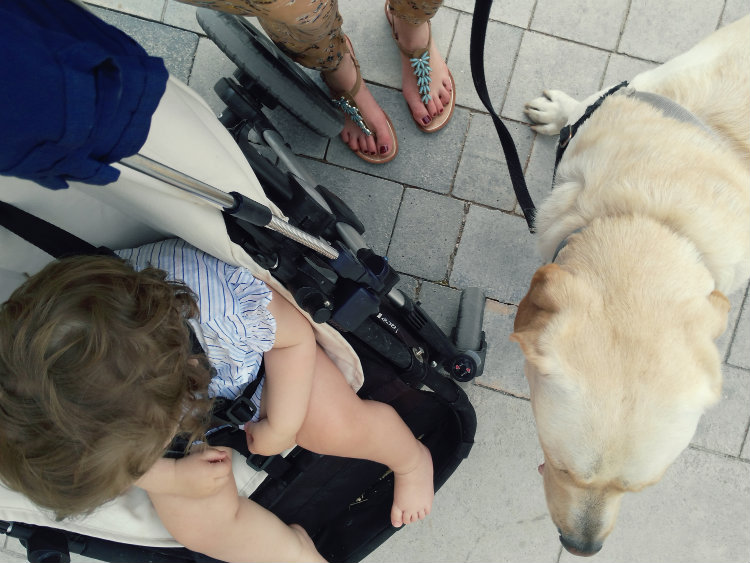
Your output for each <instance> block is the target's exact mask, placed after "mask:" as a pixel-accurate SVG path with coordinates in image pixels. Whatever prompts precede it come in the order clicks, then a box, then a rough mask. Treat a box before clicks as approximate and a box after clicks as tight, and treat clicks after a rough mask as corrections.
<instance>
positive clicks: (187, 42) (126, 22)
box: [91, 6, 198, 82]
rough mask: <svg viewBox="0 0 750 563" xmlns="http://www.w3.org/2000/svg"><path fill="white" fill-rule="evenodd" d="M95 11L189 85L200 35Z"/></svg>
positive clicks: (120, 15) (100, 10)
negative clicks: (161, 59) (161, 61)
mask: <svg viewBox="0 0 750 563" xmlns="http://www.w3.org/2000/svg"><path fill="white" fill-rule="evenodd" d="M91 11H92V12H94V13H95V14H96V15H97V16H99V17H100V18H101V19H103V20H104V21H106V22H107V23H110V24H112V25H114V26H115V27H117V28H119V29H121V30H123V31H124V32H125V33H127V34H128V35H130V36H131V37H133V38H135V39H136V40H137V41H138V43H140V44H141V45H142V46H143V48H144V49H146V51H147V52H148V54H149V55H153V56H155V57H161V58H163V59H164V64H165V65H166V67H167V70H169V72H170V74H172V75H174V76H175V77H177V78H179V79H180V80H182V81H183V82H187V81H188V79H189V77H190V69H191V68H192V66H193V58H194V57H195V50H196V48H197V46H198V36H197V35H196V34H194V33H191V32H188V31H184V30H181V29H176V28H172V27H168V26H164V25H160V24H158V23H156V22H151V21H144V20H142V19H139V18H135V17H132V16H128V15H124V14H121V13H119V12H114V11H111V10H104V9H101V8H97V7H93V6H92V7H91ZM148 12H149V13H150V10H148ZM160 13H161V12H160ZM139 15H140V14H139Z"/></svg>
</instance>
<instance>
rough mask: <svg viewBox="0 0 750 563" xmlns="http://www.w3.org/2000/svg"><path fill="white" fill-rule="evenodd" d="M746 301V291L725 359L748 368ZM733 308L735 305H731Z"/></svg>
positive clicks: (749, 326)
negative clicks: (727, 356) (727, 355)
mask: <svg viewBox="0 0 750 563" xmlns="http://www.w3.org/2000/svg"><path fill="white" fill-rule="evenodd" d="M736 295H738V294H735V296H736ZM735 300H736V298H735V297H734V296H733V299H732V301H735ZM748 301H749V300H748V297H747V293H746V294H745V300H744V304H743V305H742V312H741V313H740V318H739V321H738V322H737V328H736V329H735V332H734V337H733V338H732V344H731V347H730V352H729V358H728V359H727V362H728V363H730V364H731V365H733V366H737V367H741V368H745V369H750V346H748V342H750V303H748ZM733 309H734V310H735V311H736V310H737V306H736V305H733ZM730 326H731V325H730Z"/></svg>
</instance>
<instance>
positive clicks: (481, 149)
mask: <svg viewBox="0 0 750 563" xmlns="http://www.w3.org/2000/svg"><path fill="white" fill-rule="evenodd" d="M91 3H92V4H96V5H98V6H99V7H98V8H96V11H97V14H99V15H100V16H102V17H103V18H105V19H106V20H107V21H110V22H111V23H113V24H114V25H117V26H119V27H122V28H123V29H125V30H126V31H128V33H130V34H131V35H132V36H133V37H135V38H136V40H138V41H140V42H141V43H142V44H143V45H144V46H145V47H146V48H147V49H148V50H149V51H150V52H152V53H153V54H156V55H159V56H163V57H164V58H165V60H166V61H167V65H168V67H169V68H170V71H172V72H173V73H174V74H175V75H177V76H178V77H180V78H181V79H182V80H185V81H187V82H188V83H189V84H190V85H191V86H192V87H193V88H195V89H196V90H197V91H198V92H199V93H200V94H201V95H202V96H204V97H205V98H206V99H207V101H208V102H209V104H210V105H211V107H212V108H213V109H214V110H215V111H219V109H220V102H219V101H218V99H217V98H216V96H215V94H214V93H213V91H212V87H213V83H214V82H215V81H216V80H217V79H218V78H219V77H220V76H223V75H226V74H228V73H229V72H231V70H230V69H231V68H232V65H231V64H230V63H229V62H228V61H227V60H226V58H225V57H224V56H223V54H222V53H220V52H219V51H218V49H216V47H215V46H214V45H213V44H212V43H211V42H210V41H209V40H207V39H206V38H205V37H203V36H202V32H201V31H200V29H199V27H198V26H197V25H196V23H195V21H194V18H193V8H191V7H189V6H185V5H182V4H180V3H179V2H176V1H175V0H92V2H91ZM472 9H473V1H472V0H446V1H445V4H444V7H443V8H442V9H441V10H440V12H439V14H438V16H437V17H436V18H435V21H434V27H433V30H434V34H435V37H436V39H437V40H438V45H439V48H440V49H441V51H442V52H443V54H444V55H446V57H447V59H448V61H449V64H450V67H451V69H452V72H453V74H454V77H455V79H456V84H457V93H458V102H459V108H458V109H457V113H456V115H455V117H454V119H453V121H452V123H451V124H450V125H449V126H448V127H447V128H446V129H445V130H443V131H442V132H440V133H438V134H437V135H432V136H428V135H425V134H423V133H421V132H419V131H418V130H417V128H416V127H415V126H414V124H413V123H412V122H411V117H410V116H409V114H408V111H407V109H406V105H405V103H404V102H403V99H402V98H401V96H400V93H399V92H398V87H399V83H400V75H399V70H398V51H397V50H396V48H395V46H393V44H392V42H391V40H390V29H389V27H388V25H387V24H386V22H385V18H384V17H383V14H382V4H381V3H380V2H351V1H346V0H342V1H341V11H342V14H343V16H344V21H345V24H344V26H345V31H347V32H348V33H349V34H350V35H351V36H352V38H353V40H354V46H355V49H356V52H357V55H358V57H359V60H360V62H361V64H362V68H363V74H364V76H365V78H366V79H368V81H369V82H370V83H371V84H372V90H373V92H374V95H375V97H376V98H377V99H378V101H379V102H380V103H381V104H382V105H383V106H384V107H385V109H386V110H387V111H388V113H389V114H390V116H391V118H392V119H393V121H394V123H395V125H396V128H397V131H398V135H399V141H400V143H401V152H400V155H399V157H398V158H397V159H396V160H395V161H393V162H392V163H391V164H389V165H386V166H380V167H378V166H371V165H368V164H366V163H364V162H362V161H361V160H359V159H357V158H356V157H354V156H353V155H351V153H350V152H349V151H348V149H346V148H345V147H343V145H342V144H341V143H340V142H339V141H338V140H336V139H333V140H328V139H324V138H321V137H318V136H316V135H314V134H313V133H311V132H309V131H308V130H307V129H305V128H304V127H301V126H300V125H298V124H297V123H295V122H294V121H293V120H292V119H290V118H289V116H288V114H286V112H284V111H283V110H276V111H274V112H272V119H273V120H274V121H275V122H276V123H277V124H278V127H279V129H280V130H281V132H282V134H283V135H284V136H285V138H286V139H287V141H289V142H290V143H291V145H292V148H293V150H295V152H297V153H299V154H301V155H303V156H304V158H306V159H308V163H309V168H310V170H311V172H312V173H313V174H314V175H315V177H316V178H318V179H319V181H320V182H321V183H323V184H324V185H327V186H328V187H330V188H331V189H332V190H333V191H334V192H335V193H337V194H338V195H340V196H341V197H343V198H344V199H345V200H346V201H347V202H348V203H349V204H350V205H351V207H352V208H353V209H354V210H355V212H357V214H358V215H359V216H360V218H361V219H362V220H363V222H364V223H365V225H366V227H367V233H366V235H365V238H366V239H367V240H368V242H369V243H370V244H372V246H373V247H374V248H375V249H376V250H377V251H379V252H385V253H387V254H388V256H389V258H390V259H391V261H392V263H393V265H394V266H395V267H396V269H397V270H399V271H400V272H402V273H403V274H404V275H403V276H402V280H401V282H400V285H399V287H401V288H403V289H404V291H406V292H407V293H409V294H411V295H412V296H414V297H417V298H419V299H420V300H421V301H422V302H423V303H424V306H425V308H426V309H427V310H428V311H429V312H430V313H431V314H432V315H433V316H434V317H435V319H436V320H437V321H438V323H439V324H440V325H441V326H442V327H444V328H446V329H448V328H450V326H451V324H452V319H453V318H454V317H455V311H456V308H457V305H458V298H459V295H460V294H459V291H458V290H460V289H461V288H463V287H467V286H472V285H478V286H480V287H482V288H483V289H484V290H485V291H486V293H487V295H488V297H489V299H488V301H487V309H486V314H485V321H484V329H485V331H486V333H487V338H488V341H489V344H490V354H489V356H488V359H487V366H486V371H485V373H484V375H483V376H482V377H481V378H479V379H478V380H476V381H475V382H473V383H471V384H466V385H464V387H465V389H466V390H467V392H468V393H469V396H470V398H471V400H472V402H473V404H474V405H475V408H476V410H477V414H478V418H479V430H478V433H477V437H476V444H475V446H474V449H473V451H472V453H471V455H470V456H469V458H468V459H467V460H466V462H464V463H463V464H462V465H461V466H460V467H459V469H458V470H457V472H456V474H455V475H454V476H453V477H452V478H451V479H450V480H449V481H448V482H447V484H446V485H445V486H444V488H443V489H442V490H441V491H440V492H439V493H438V495H437V497H436V501H435V509H434V511H433V514H431V515H430V517H429V518H428V519H426V520H425V521H424V522H421V523H418V524H414V525H410V526H408V527H407V529H405V530H403V531H401V532H399V533H398V534H396V535H395V536H394V537H393V538H391V539H390V540H389V541H388V542H386V544H384V545H383V546H382V547H381V548H379V549H378V550H376V551H375V552H374V553H373V554H372V555H370V556H369V557H368V558H367V561H368V563H378V562H381V561H383V562H385V561H459V560H461V561H513V562H522V561H530V562H532V561H533V562H538V561H555V562H557V561H559V562H567V561H572V559H573V558H572V556H570V555H569V554H568V553H567V552H565V551H564V550H562V549H561V547H560V544H559V542H558V541H557V538H556V534H555V530H554V526H553V525H552V523H551V521H550V519H549V516H548V515H547V509H546V506H545V501H544V495H543V491H542V485H541V480H540V478H539V476H538V474H537V472H536V465H537V464H538V463H539V462H540V461H541V459H542V456H541V451H540V449H539V446H538V441H537V438H536V432H535V429H534V421H533V417H532V414H531V409H530V405H529V402H528V385H527V384H526V380H525V378H524V377H523V374H522V365H523V359H522V356H521V354H520V352H519V350H518V349H517V347H516V345H515V344H512V343H510V342H509V341H508V335H509V334H510V332H511V330H512V323H513V317H514V315H515V311H516V306H517V304H518V302H519V300H520V299H521V297H523V295H524V293H525V290H526V287H527V284H528V280H529V279H530V277H531V274H532V273H533V271H534V270H535V268H536V267H537V266H538V265H539V262H538V258H537V257H536V255H535V253H534V247H533V241H532V239H531V237H530V235H529V234H528V231H527V230H526V226H525V222H524V220H523V219H522V218H521V217H520V216H519V215H518V212H517V210H514V205H513V198H512V196H511V192H510V186H509V183H508V179H507V171H506V168H505V166H504V163H503V159H502V157H500V147H499V143H498V142H497V139H496V138H495V137H494V134H493V132H492V130H491V128H490V125H489V119H488V117H487V115H486V112H485V111H484V109H483V108H482V106H481V104H480V103H479V101H478V99H477V97H476V94H475V93H474V91H473V86H472V80H471V75H470V72H469V70H468V38H469V30H470V14H471V12H472ZM748 11H750V5H748V2H747V0H701V1H700V2H684V1H681V0H664V1H656V0H602V1H594V0H507V1H497V2H495V5H494V6H493V8H492V12H491V19H492V21H491V22H490V24H489V27H488V39H487V46H486V50H485V52H486V62H485V67H486V73H487V78H488V85H489V89H490V92H491V96H492V99H493V104H494V105H495V107H496V108H501V109H502V115H503V117H504V118H506V123H508V124H509V126H510V129H511V132H512V134H513V135H514V137H515V138H516V140H517V142H518V144H519V146H520V152H521V160H522V162H523V163H524V164H525V166H526V176H527V181H528V182H529V186H530V189H531V193H532V196H533V197H534V198H535V200H536V201H540V200H541V198H542V197H543V196H544V195H545V194H546V193H547V192H548V190H549V185H550V182H551V176H552V162H553V154H554V140H552V139H549V138H542V137H539V136H536V135H534V134H533V132H531V131H530V130H529V129H527V128H526V126H525V123H524V116H523V114H522V108H523V104H524V102H525V101H527V100H528V99H530V98H532V97H535V96H537V95H539V93H540V92H541V90H542V89H543V88H560V89H564V90H567V91H568V92H569V93H571V94H573V95H577V96H586V95H588V94H590V93H592V92H593V91H595V90H597V89H599V88H601V87H602V86H603V85H606V84H609V83H613V82H617V81H620V80H622V79H625V78H629V77H632V76H633V75H634V74H636V73H637V72H640V71H642V70H645V69H647V68H650V67H652V66H654V65H655V64H657V63H659V62H661V61H664V60H666V59H667V58H669V57H671V56H673V55H674V54H677V53H679V52H681V51H682V50H684V49H685V48H687V47H689V46H690V45H691V44H692V43H693V42H694V41H695V40H696V39H697V38H699V37H702V36H703V35H706V34H707V33H709V32H710V31H712V30H713V29H715V28H716V27H717V26H720V25H724V24H726V23H729V22H731V21H734V20H735V19H737V18H738V17H741V16H742V15H744V14H746V13H748ZM746 293H747V291H746V290H745V291H741V292H737V293H735V294H734V295H732V296H730V300H731V302H732V312H731V314H730V320H729V325H728V326H729V328H728V330H727V332H726V333H725V334H724V335H723V336H722V337H721V339H720V340H719V348H720V350H721V352H722V354H723V356H722V357H723V358H725V361H726V364H725V367H724V378H725V384H724V390H723V398H722V400H721V402H720V403H719V404H718V405H717V406H716V407H714V408H713V409H712V410H710V411H709V413H708V414H707V415H706V416H705V417H704V418H703V420H702V421H701V423H700V425H699V428H698V431H697V432H696V435H695V437H694V439H693V441H692V444H691V446H690V447H689V448H688V450H686V451H685V452H684V453H683V454H682V455H681V456H680V457H679V458H678V460H677V461H676V462H675V464H674V465H673V466H672V467H670V469H669V470H668V471H667V474H666V475H665V477H664V479H663V480H662V481H661V482H660V483H658V484H657V485H655V486H653V487H650V488H648V489H646V490H645V491H643V492H641V493H638V494H635V495H627V496H626V498H625V500H624V502H623V507H622V510H621V514H620V517H619V520H618V523H617V525H616V527H615V530H614V532H613V533H612V535H611V537H610V538H609V540H608V541H607V542H606V544H605V547H604V549H603V551H602V552H601V553H600V554H599V555H597V556H596V560H597V561H598V562H599V563H611V562H632V561H648V562H665V563H667V562H669V563H671V562H702V561H718V562H748V561H750V445H749V444H748V438H747V434H748V425H749V424H750V347H749V346H748V341H750V340H749V338H748V337H749V336H750V334H749V333H750V312H749V311H748V309H750V305H748V304H747V300H746ZM13 541H14V540H11V542H13ZM15 550H17V545H15V546H14V545H10V544H9V545H7V546H5V547H4V548H3V551H2V553H3V555H4V556H6V555H7V558H12V557H15V555H14V554H13V552H14V551H15ZM78 560H79V561H83V560H84V559H78Z"/></svg>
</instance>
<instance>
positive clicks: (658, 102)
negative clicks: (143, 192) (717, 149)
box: [551, 82, 718, 262]
mask: <svg viewBox="0 0 750 563" xmlns="http://www.w3.org/2000/svg"><path fill="white" fill-rule="evenodd" d="M617 92H620V94H621V95H623V96H628V97H630V98H634V99H636V100H639V101H642V102H646V103H647V104H649V105H650V106H651V107H654V108H656V109H658V110H659V111H660V112H661V113H662V114H663V115H664V116H665V117H669V118H671V119H676V120H677V121H682V122H683V123H690V124H691V125H695V126H696V127H698V128H700V129H701V130H703V131H705V132H706V133H708V134H710V135H711V136H713V137H715V138H718V137H717V135H716V133H715V132H714V130H713V129H711V128H710V127H709V126H708V125H706V124H705V123H704V122H703V121H702V120H701V119H699V118H698V117H697V116H696V115H695V114H694V113H692V112H690V111H688V110H687V109H685V108H684V107H683V106H681V105H680V104H678V103H677V102H675V101H674V100H671V99H669V98H667V97H666V96H661V95H659V94H654V93H653V92H639V91H637V90H635V89H634V88H629V87H628V83H627V82H621V83H620V84H618V85H617V86H614V87H612V88H610V89H609V90H607V91H606V92H605V93H604V94H602V95H601V96H599V97H598V98H597V100H596V101H595V102H594V103H593V104H591V105H590V106H588V107H587V108H586V111H585V112H584V113H583V115H582V116H581V117H580V118H579V119H578V121H576V122H575V123H573V124H572V125H566V126H565V127H563V128H562V129H561V130H560V139H559V141H558V143H557V154H556V156H555V173H556V172H557V165H558V163H559V162H560V159H562V156H563V153H564V152H565V148H566V147H567V146H568V144H569V143H570V140H571V139H572V138H573V136H574V135H575V134H576V132H577V131H578V128H579V127H580V126H581V125H583V123H584V122H585V121H586V120H587V119H588V118H589V117H591V114H592V113H594V111H595V110H596V109H597V108H598V107H599V106H600V105H602V102H604V100H605V99H606V98H607V97H608V96H611V95H612V94H615V93H617ZM553 186H554V181H553ZM585 228H586V227H585V226H584V227H578V228H577V229H576V230H575V231H573V232H572V233H570V234H569V235H568V236H566V237H565V238H564V239H562V240H561V241H560V244H558V245H557V248H555V252H554V254H553V255H552V260H551V262H554V261H555V259H556V258H557V255H558V254H559V253H560V251H561V250H562V249H563V248H565V246H566V245H567V244H568V239H569V238H570V237H572V236H573V235H575V234H577V233H580V232H581V231H582V230H583V229H585Z"/></svg>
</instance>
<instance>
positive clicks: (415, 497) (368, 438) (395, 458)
mask: <svg viewBox="0 0 750 563" xmlns="http://www.w3.org/2000/svg"><path fill="white" fill-rule="evenodd" d="M297 443H298V444H299V445H300V446H302V447H304V448H306V449H308V450H310V451H314V452H317V453H321V454H327V455H336V456H342V457H353V458H358V459H369V460H371V461H375V462H378V463H382V464H384V465H387V466H388V467H389V468H390V469H391V470H392V471H393V473H394V477H395V491H394V498H393V507H392V509H391V522H392V524H393V525H394V526H396V527H398V526H401V525H402V524H408V523H410V522H416V521H417V520H421V519H422V518H424V517H425V516H426V515H427V514H429V513H430V509H431V508H432V499H433V496H434V487H433V477H432V458H431V456H430V452H429V450H428V449H427V448H426V447H425V446H424V445H422V443H421V442H419V441H418V440H417V439H416V438H415V437H414V435H413V434H412V432H411V430H409V427H408V426H406V424H405V423H404V421H403V420H402V419H401V417H400V416H399V415H398V413H396V411H395V410H393V408H392V407H391V406H390V405H387V404H385V403H380V402H377V401H367V400H362V399H360V398H359V397H358V396H357V395H356V393H355V392H354V391H353V390H352V388H351V387H350V386H349V385H348V384H347V383H346V381H345V379H344V376H343V375H342V374H341V372H340V371H339V370H338V368H337V367H336V366H335V365H334V364H333V362H332V361H331V360H330V359H329V358H328V356H326V354H325V353H324V352H323V351H322V350H321V349H320V348H318V353H317V358H316V371H315V378H314V380H313V387H312V392H311V395H310V403H309V406H308V411H307V416H306V418H305V421H304V422H303V424H302V427H301V428H300V431H299V432H298V434H297Z"/></svg>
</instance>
